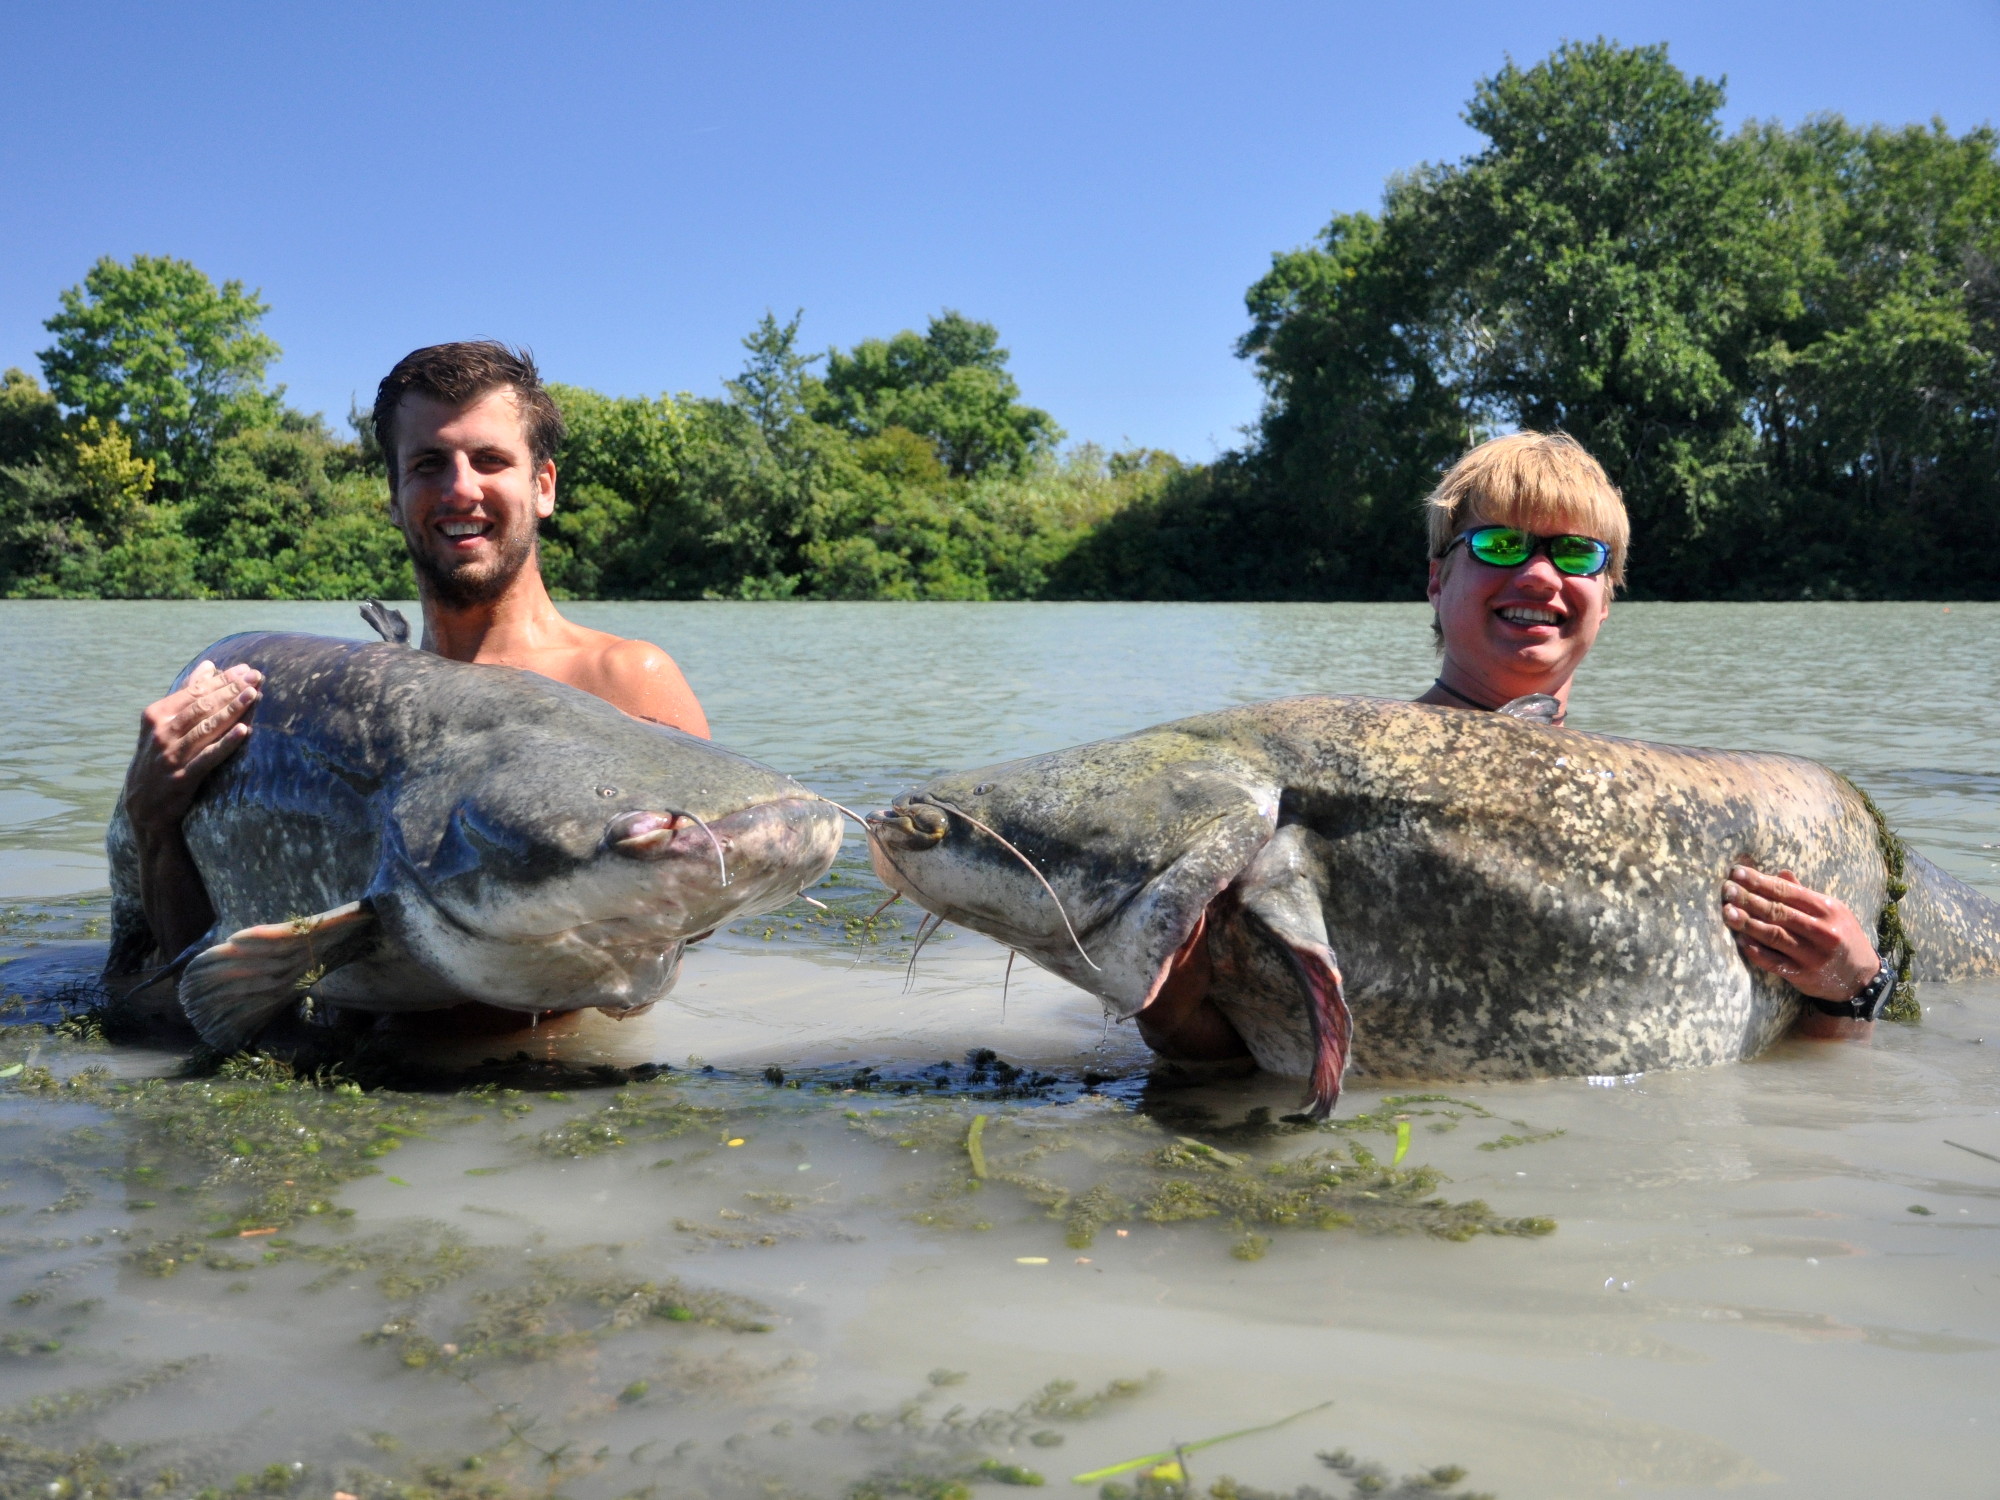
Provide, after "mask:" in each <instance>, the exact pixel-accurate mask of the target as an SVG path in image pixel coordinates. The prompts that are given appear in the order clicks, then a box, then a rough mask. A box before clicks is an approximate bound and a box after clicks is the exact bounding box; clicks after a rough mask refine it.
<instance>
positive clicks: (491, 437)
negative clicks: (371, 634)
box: [389, 390, 556, 608]
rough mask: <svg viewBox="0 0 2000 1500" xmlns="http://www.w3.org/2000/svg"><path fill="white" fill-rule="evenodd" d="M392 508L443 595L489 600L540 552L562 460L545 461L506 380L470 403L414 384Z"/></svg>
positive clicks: (400, 408)
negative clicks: (532, 445) (425, 392)
mask: <svg viewBox="0 0 2000 1500" xmlns="http://www.w3.org/2000/svg"><path fill="white" fill-rule="evenodd" d="M395 439H396V473H395V475H394V481H395V482H394V483H393V485H392V486H391V487H390V500H389V514H390V517H391V519H393V520H394V521H395V523H396V524H397V525H398V526H399V527H401V528H402V532H403V540H404V541H405V542H406V543H407V544H408V546H409V549H410V560H411V561H412V562H413V563H414V564H415V565H416V569H417V572H418V574H419V575H420V576H421V577H422V578H423V580H424V581H425V582H426V583H428V584H429V585H430V588H431V591H432V592H434V593H435V594H436V595H437V596H438V597H439V598H440V599H441V600H442V601H443V602H444V603H446V604H451V605H457V606H459V607H461V608H462V607H465V606H469V605H475V604H485V603H490V602H492V601H493V600H495V599H497V598H499V597H500V596H501V595H502V594H504V593H506V591H507V589H508V587H509V586H510V585H511V584H512V583H513V581H514V579H515V578H516V577H517V576H519V574H520V572H521V570H522V569H523V568H524V567H526V566H527V565H528V563H529V562H530V560H532V559H533V557H534V556H535V534H536V524H537V522H539V521H540V519H541V518H542V517H543V516H546V515H549V514H551V513H552V512H553V511H554V510H555V506H556V466H555V465H554V464H553V463H543V464H540V465H537V464H536V463H535V461H534V456H533V454H532V453H531V451H530V450H529V447H528V437H527V433H526V432H525V431H523V429H522V424H521V412H520V408H519V406H518V405H517V404H516V402H515V399H514V393H513V392H512V391H508V390H498V391H492V392H489V393H488V394H486V395H484V396H482V397H480V398H479V399H478V400H477V401H475V402H473V403H472V404H471V405H470V406H450V405H447V404H446V403H444V402H442V401H437V400H433V399H432V398H431V397H429V396H421V395H418V394H417V393H415V392H414V391H412V392H410V393H408V394H406V395H405V396H404V397H403V399H402V401H401V402H400V403H399V404H398V405H397V407H396V423H395Z"/></svg>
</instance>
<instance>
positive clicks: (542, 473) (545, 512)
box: [535, 458, 556, 521]
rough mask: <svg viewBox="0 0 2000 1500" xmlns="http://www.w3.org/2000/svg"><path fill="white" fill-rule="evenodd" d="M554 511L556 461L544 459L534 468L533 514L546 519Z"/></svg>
mask: <svg viewBox="0 0 2000 1500" xmlns="http://www.w3.org/2000/svg"><path fill="white" fill-rule="evenodd" d="M555 513H556V461H555V460H554V459H552V458H551V459H546V460H544V461H543V463H542V466H541V467H540V468H539V469H537V470H535V514H536V515H538V516H540V517H541V518H542V519H543V520H544V521H546V520H547V519H548V518H549V517H550V516H552V515H554V514H555Z"/></svg>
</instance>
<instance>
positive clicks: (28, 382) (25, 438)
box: [0, 369, 62, 466]
mask: <svg viewBox="0 0 2000 1500" xmlns="http://www.w3.org/2000/svg"><path fill="white" fill-rule="evenodd" d="M61 437H62V411H61V410H60V408H58V407H57V405H56V398H55V397H54V396H51V395H50V394H49V393H48V392H47V391H45V390H43V389H42V384H41V382H40V381H38V380H37V379H35V377H34V376H32V375H30V374H29V373H28V372H27V371H26V370H16V369H10V370H8V371H7V372H6V374H4V375H0V466H4V465H14V464H32V463H36V462H39V461H40V460H41V459H43V458H45V457H47V456H48V455H49V454H51V453H53V452H54V451H55V449H56V447H57V444H58V442H59V441H60V439H61Z"/></svg>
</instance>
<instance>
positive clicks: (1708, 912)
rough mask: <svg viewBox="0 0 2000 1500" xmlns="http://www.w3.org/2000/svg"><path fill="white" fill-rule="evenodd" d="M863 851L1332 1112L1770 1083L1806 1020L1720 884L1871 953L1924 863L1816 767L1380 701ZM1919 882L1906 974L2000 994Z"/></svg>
mask: <svg viewBox="0 0 2000 1500" xmlns="http://www.w3.org/2000/svg"><path fill="white" fill-rule="evenodd" d="M870 825H871V831H872V833H873V839H872V845H873V851H874V857H875V862H876V868H877V870H878V871H879V873H880V874H881V876H882V878H883V879H884V880H885V881H887V882H888V883H889V884H890V885H891V886H892V887H894V888H895V889H896V890H898V891H901V892H902V893H904V894H905V895H907V896H909V897H910V898H911V899H912V900H914V901H916V902H917V903H918V904H920V905H922V906H924V907H926V908H928V909H929V910H930V911H932V912H935V913H937V914H938V915H939V916H941V917H944V918H948V919H950V920H951V921H954V922H959V923H962V924H964V925H965V926H968V927H971V928H974V929H976V930H977V931H980V932H983V933H986V934H988V935H989V936H991V937H993V938H995V939H997V940H998V941H1000V942H1002V943H1004V944H1006V945H1007V946H1008V947H1010V948H1013V949H1015V950H1016V951H1018V952H1020V953H1023V954H1025V955H1027V956H1028V957H1029V958H1031V959H1033V960H1034V961H1035V962H1036V963H1038V964H1040V965H1041V966H1042V967H1044V968H1047V969H1050V970H1052V971H1054V972H1055V973H1057V974H1060V975H1062V976H1063V977H1064V978H1065V979H1068V980H1070V981H1071V982H1072V983H1074V984H1077V985H1079V986H1081V987H1082V988H1084V989H1085V990H1088V991H1089V992H1090V993H1091V994H1093V995H1096V996H1098V997H1099V998H1100V999H1101V1000H1102V1001H1103V1002H1104V1004H1105V1005H1106V1007H1107V1008H1108V1009H1109V1010H1111V1011H1112V1012H1114V1013H1115V1014H1116V1015H1117V1016H1118V1017H1120V1018H1121V1019H1122V1018H1126V1017H1131V1016H1135V1015H1141V1014H1143V1012H1144V1011H1145V1009H1146V1007H1147V1006H1148V1005H1150V1004H1152V1003H1153V1002H1154V1001H1155V999H1156V998H1157V997H1158V996H1159V995H1160V993H1161V989H1162V986H1163V985H1165V984H1166V983H1167V982H1168V980H1169V979H1170V978H1175V979H1176V980H1177V984H1178V985H1184V984H1186V983H1187V982H1189V979H1190V976H1192V977H1193V982H1195V983H1204V982H1205V983H1206V985H1207V998H1208V999H1209V1000H1211V1001H1212V1002H1213V1003H1214V1005H1215V1006H1216V1007H1217V1008H1218V1009H1219V1010H1220V1012H1221V1014H1222V1015H1223V1016H1224V1017H1225V1018H1226V1019H1227V1020H1228V1021H1229V1023H1230V1024H1231V1025H1233V1027H1234V1028H1235V1030H1236V1032H1237V1033H1238V1034H1239V1035H1240V1036H1241V1038H1242V1040H1243V1041H1244V1043H1246V1044H1247V1046H1248V1048H1249V1051H1250V1053H1251V1054H1252V1055H1253V1056H1254V1057H1255V1059H1256V1061H1257V1062H1258V1063H1259V1064H1260V1065H1261V1066H1263V1067H1264V1068H1267V1069H1269V1070H1271V1071H1273V1072H1276V1073H1279V1074H1284V1075H1289V1076H1294V1077H1306V1078H1309V1079H1310V1080H1311V1084H1310V1094H1309V1099H1310V1102H1311V1105H1312V1107H1313V1109H1314V1110H1315V1111H1316V1112H1318V1113H1324V1112H1326V1111H1327V1110H1329V1109H1331V1108H1332V1106H1333V1103H1334V1100H1335V1099H1336V1098H1337V1097H1338V1094H1339V1090H1340V1080H1341V1075H1342V1072H1343V1070H1344V1068H1345V1067H1346V1065H1347V1063H1348V1061H1349V1058H1350V1053H1351V1057H1352V1060H1353V1062H1354V1063H1355V1064H1356V1067H1357V1070H1360V1071H1366V1072H1368V1073H1373V1074H1377V1075H1390V1076H1401V1077H1431V1078H1452V1077H1458V1078H1466V1077H1477V1078H1523V1077H1534V1076H1546V1075H1578V1074H1625V1073H1637V1072H1642V1071H1645V1070H1647V1069H1653V1068H1677V1067H1693V1066H1699V1065H1702V1064H1707V1063H1716V1062H1724V1061H1728V1060H1731V1059H1737V1058H1745V1057H1750V1056H1753V1055H1754V1054H1756V1053H1757V1052H1759V1051H1761V1050H1762V1049H1763V1048H1765V1047H1767V1046H1768V1045H1770V1043H1771V1042H1772V1041H1773V1040H1775V1039H1776V1038H1777V1037H1779V1036H1781V1035H1782V1034H1783V1033H1784V1032H1785V1031H1786V1030H1787V1029H1788V1028H1789V1027H1790V1026H1791V1025H1792V1024H1793V1022H1794V1021H1795V1020H1796V1019H1797V1017H1798V1015H1799V1012H1800V1004H1801V1002H1800V998H1799V996H1798V995H1797V993H1796V992H1795V991H1794V990H1792V989H1791V988H1790V986H1788V985H1786V984H1784V983H1783V982H1781V981H1779V980H1777V979H1774V978H1772V977H1771V976H1769V975H1766V974H1763V973H1760V972H1758V971H1756V970H1753V969H1752V968H1751V967H1750V966H1749V965H1748V964H1747V963H1745V962H1744V960H1743V958H1742V957H1741V956H1740V955H1739V954H1738V952H1737V950H1736V945H1735V942H1734V940H1733V938H1732V937H1731V934H1730V932H1729V930H1728V929H1727V928H1726V927H1725V926H1724V925H1723V921H1722V913H1721V888H1722V882H1723V879H1724V875H1725V872H1726V871H1727V870H1728V868H1729V867H1730V865H1731V864H1733V863H1750V864H1754V865H1756V866H1758V867H1759V868H1762V869H1766V870H1778V869H1789V870H1792V871H1795V872H1796V873H1797V875H1798V877H1799V878H1800V879H1801V880H1802V881H1803V882H1804V883H1805V884H1806V885H1808V886H1811V887H1814V888H1817V889H1819V890H1823V891H1827V892H1829V893H1831V894H1832V895H1834V896H1837V897H1839V898H1840V899H1841V900H1843V901H1845V902H1846V903H1847V904H1848V905H1849V906H1850V907H1851V908H1852V909H1853V910H1854V911H1855V912H1856V913H1857V914H1858V915H1859V916H1860V917H1861V919H1862V921H1863V922H1864V923H1867V924H1870V925H1871V926H1872V925H1873V924H1874V923H1875V922H1876V920H1877V916H1878V914H1879V913H1881V912H1882V910H1883V907H1884V904H1885V902H1886V901H1887V899H1888V887H1889V882H1890V875H1889V871H1888V868H1887V865H1886V863H1885V860H1886V858H1887V857H1889V853H1888V852H1887V851H1896V850H1899V849H1900V846H1899V845H1895V844H1893V843H1890V842H1888V841H1889V840H1891V838H1892V836H1891V835H1889V834H1888V832H1887V830H1886V829H1884V828H1882V827H1880V826H1879V825H1878V822H1877V820H1876V817H1875V816H1874V814H1873V813H1872V811H1871V809H1870V807H1869V806H1868V804H1867V802H1866V801H1865V799H1864V798H1863V797H1862V795H1861V794H1860V793H1859V792H1858V791H1857V790H1856V789H1855V788H1854V787H1853V786H1852V785H1851V784H1850V783H1849V782H1848V781H1847V780H1846V779H1844V778H1843V777H1841V776H1839V775H1837V774H1836V773H1834V772H1832V771H1829V770H1828V769H1826V768H1825V767H1824V766H1820V765H1817V764H1815V763H1813V762H1812V761H1807V760H1799V759H1796V758H1793V757H1791V756H1783V755H1754V754H1742V753H1734V752H1728V751H1718V750H1690V749H1677V748H1673V747H1670V746H1664V745H1650V744H1645V743H1641V742H1639V741H1634V740H1623V739H1612V738H1608V737H1606V736H1603V735H1595V734H1584V733H1580V732H1577V731H1574V730H1568V729H1558V728H1553V727H1550V726H1549V725H1547V724H1545V723H1535V722H1528V721H1525V720H1524V719H1522V718H1517V717H1513V716H1511V715H1508V714H1485V713H1469V712H1462V711H1456V710H1451V709H1441V708H1430V707H1425V706H1422V705H1418V704H1410V703H1391V702H1383V701H1379V700H1374V699H1365V698H1288V699H1282V700H1279V701H1277V702H1273V703H1262V704H1255V705H1251V706H1248V707H1243V708H1234V709H1225V710H1223V711H1222V712H1220V713H1212V714H1204V715H1201V716H1200V717H1198V718H1192V719H1182V720H1180V721H1179V722H1177V723H1173V724H1164V725H1161V726H1159V727H1158V728H1154V729H1146V730H1141V731H1140V732H1139V733H1137V734H1131V735H1126V736H1125V737H1123V738H1121V739H1114V740H1104V741H1100V742H1099V743H1096V744H1091V745H1082V746H1079V747H1077V748H1075V749H1072V750H1060V751H1057V752H1055V753H1053V754H1049V755H1038V756H1034V757H1032V758H1030V759H1027V760H1018V761H1011V762H1009V763H1007V764H1005V765H1000V766H993V767H989V768H988V769H985V770H980V771H968V772H965V773H963V774H959V775H951V776H944V777H940V778H939V779H937V780H935V781H933V782H931V783H929V784H928V785H926V786H924V787H922V788H921V789H919V790H917V791H914V792H911V793H909V794H907V795H905V796H904V797H902V798H901V799H899V800H898V801H897V802H896V803H895V805H894V806H893V807H891V808H889V809H887V810H886V811H883V812H880V813H877V814H876V815H875V816H874V817H873V818H871V819H870ZM1003 841H1004V842H1003ZM1031 866H1032V868H1031ZM1905 875H1906V879H1907V882H1908V893H1907V894H1906V895H1904V896H1903V898H1902V899H1901V901H1900V903H1899V909H1900V915H1901V921H1902V927H1903V929H1904V931H1905V932H1906V933H1907V934H1908V938H1909V940H1910V944H1911V948H1912V951H1913V953H1914V973H1913V977H1919V978H1935V979H1952V978H1959V977H1964V976H1969V975H1974V974H1993V973H2000V906H1996V905H1995V903H1994V902H1992V901H1989V900H1988V899H1986V898H1985V897H1984V896H1982V895H1980V894H1978V893H1977V892H1975V891H1973V890H1972V889H1970V888H1969V887H1967V886H1965V885H1962V884H1960V883H1959V882H1958V881H1956V880H1954V879H1952V878H1951V877H1950V876H1948V875H1945V874H1944V873H1943V872H1942V871H1940V870H1938V869H1937V868H1936V867H1935V866H1934V865H1932V864H1930V863H1929V862H1928V861H1926V860H1924V859H1923V858H1921V857H1920V856H1918V855H1916V854H1914V853H1912V854H1909V855H1908V857H1907V867H1906V872H1905ZM1205 975H1206V976H1212V977H1208V978H1206V979H1205V980H1204V979H1203V978H1202V976H1205Z"/></svg>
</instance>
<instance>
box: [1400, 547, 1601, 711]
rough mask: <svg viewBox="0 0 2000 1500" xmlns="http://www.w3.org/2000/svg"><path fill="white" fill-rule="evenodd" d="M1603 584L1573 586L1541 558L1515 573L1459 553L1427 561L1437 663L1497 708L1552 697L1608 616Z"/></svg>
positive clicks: (1575, 581)
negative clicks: (1439, 643)
mask: <svg viewBox="0 0 2000 1500" xmlns="http://www.w3.org/2000/svg"><path fill="white" fill-rule="evenodd" d="M1476 524H1478V523H1477V522H1476V521H1467V522H1466V525H1467V526H1472V525H1476ZM1607 576H1608V575H1607V574H1603V573H1600V574H1599V575H1598V576H1597V577H1595V578H1573V577H1571V576H1570V575H1569V574H1567V573H1563V572H1559V571H1558V570H1557V568H1556V565H1555V564H1554V563H1552V562H1550V561H1549V557H1548V553H1547V552H1546V551H1542V552H1536V553H1534V554H1533V555H1532V556H1530V557H1529V559H1528V560H1527V561H1526V562H1524V563H1522V564H1521V565H1520V566H1519V567H1515V568H1496V567H1491V566H1489V565H1488V564H1486V563H1483V562H1480V561H1479V560H1478V559H1477V558H1475V557H1473V556H1471V555H1470V554H1469V553H1468V552H1467V550H1466V549H1465V548H1464V547H1463V546H1460V547H1459V548H1457V549H1456V550H1455V551H1454V552H1452V553H1451V555H1450V556H1448V557H1446V558H1443V559H1441V560H1440V559H1433V560H1432V562H1431V579H1430V599H1431V603H1432V605H1433V606H1435V607H1436V609H1437V615H1438V626H1439V628H1440V629H1441V630H1442V631H1443V633H1444V655H1445V660H1446V661H1447V662H1449V663H1450V664H1451V665H1453V666H1455V667H1456V668H1457V669H1458V671H1459V674H1460V675H1461V676H1462V677H1463V678H1465V679H1469V680H1470V681H1472V682H1476V683H1480V684H1482V685H1484V686H1485V688H1486V689H1487V691H1489V692H1491V693H1494V694H1496V695H1498V696H1499V697H1500V699H1501V701H1503V702H1504V701H1507V700H1509V699H1513V698H1518V697H1521V696H1522V695H1523V694H1526V693H1555V692H1556V691H1557V690H1558V689H1559V688H1560V687H1561V686H1562V685H1563V684H1565V683H1567V682H1568V681H1569V680H1570V678H1571V676H1572V675H1574V673H1575V672H1576V669H1577V668H1578V667H1579V666H1581V665H1582V664H1583V659H1584V657H1585V656H1587V655H1588V654H1589V652H1590V648H1591V645H1592V643H1593V642H1595V641H1596V639H1597V629H1598V627H1599V626H1600V625H1602V624H1603V623H1604V617H1605V615H1606V614H1608V613H1609V612H1610V609H1611V592H1610V589H1609V587H1608V585H1607V583H1606V578H1607Z"/></svg>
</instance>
